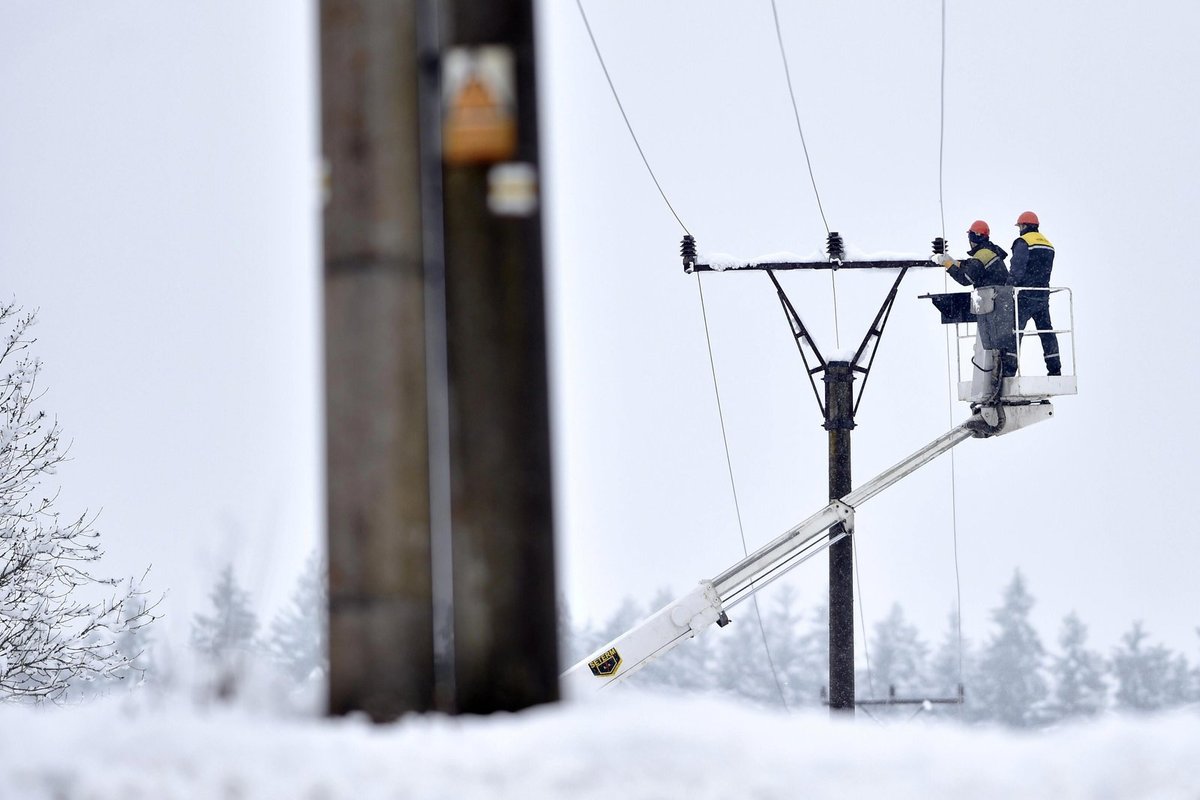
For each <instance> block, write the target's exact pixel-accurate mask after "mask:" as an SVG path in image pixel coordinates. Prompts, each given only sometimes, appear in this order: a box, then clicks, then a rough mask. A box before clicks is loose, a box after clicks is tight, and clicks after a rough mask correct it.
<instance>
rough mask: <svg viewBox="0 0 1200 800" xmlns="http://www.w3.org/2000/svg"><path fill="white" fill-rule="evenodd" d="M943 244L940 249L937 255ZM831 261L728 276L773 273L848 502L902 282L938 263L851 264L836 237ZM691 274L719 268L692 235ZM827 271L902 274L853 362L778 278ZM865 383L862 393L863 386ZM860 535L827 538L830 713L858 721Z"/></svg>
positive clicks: (687, 260)
mask: <svg viewBox="0 0 1200 800" xmlns="http://www.w3.org/2000/svg"><path fill="white" fill-rule="evenodd" d="M937 247H938V245H937V243H936V242H935V244H934V249H935V252H940V251H938V250H937ZM827 252H828V255H829V259H828V260H827V261H788V262H784V261H779V262H765V263H761V264H746V265H742V266H740V267H738V268H736V269H727V270H722V271H723V272H754V271H758V272H765V273H767V276H768V277H769V278H770V279H771V283H772V284H773V285H774V287H775V293H776V295H777V296H778V298H779V303H780V305H781V306H782V307H783V312H784V315H785V316H786V318H787V321H788V326H789V327H790V328H791V331H792V337H793V338H794V339H795V340H796V347H797V348H798V349H799V351H800V358H801V360H802V361H803V362H804V369H805V373H806V374H807V375H808V378H809V382H810V383H811V384H812V389H813V394H814V395H815V396H816V399H817V405H818V406H819V407H820V409H821V415H822V417H823V418H824V427H825V430H826V431H828V432H829V499H830V500H840V499H841V498H843V497H845V496H846V495H848V494H850V491H851V489H853V485H852V483H851V471H850V433H851V431H852V430H853V429H854V415H855V412H856V411H857V410H858V404H859V402H860V401H861V400H862V391H863V388H864V387H865V386H866V382H867V378H868V376H869V375H870V372H871V366H872V364H874V362H875V355H876V353H877V352H878V348H879V342H880V341H881V339H882V338H883V330H884V327H885V326H886V325H887V321H888V317H889V316H890V315H891V311H892V305H893V303H894V302H895V300H896V292H897V290H899V288H900V282H901V281H902V280H904V276H905V274H906V273H907V272H908V270H910V269H913V268H921V267H928V266H930V263H929V262H928V261H925V260H916V259H911V260H910V259H870V260H856V261H849V260H846V259H845V248H844V245H843V242H842V238H841V236H840V235H839V234H838V233H837V232H836V231H833V232H830V234H829V239H828V245H827ZM680 253H681V255H682V256H683V268H684V271H685V272H709V271H713V268H712V266H710V265H708V264H704V263H701V262H700V261H699V258H698V255H697V248H696V241H695V239H694V238H693V237H692V236H690V235H688V236H685V237H684V239H683V244H682V246H681V248H680ZM823 269H834V270H836V269H886V270H899V273H898V274H897V275H896V278H895V280H894V281H893V283H892V288H891V291H889V292H888V294H887V296H886V297H885V298H884V301H883V303H882V304H881V305H880V307H879V312H878V313H877V314H876V315H875V319H874V320H873V321H872V322H871V325H870V327H869V328H868V330H867V333H866V335H865V336H864V337H863V339H862V343H861V344H859V346H858V349H857V350H856V351H855V353H854V357H853V358H852V359H850V360H849V361H826V360H825V358H824V357H823V356H822V355H821V351H820V349H819V348H818V347H817V344H816V342H815V341H814V340H813V338H812V336H811V335H810V334H809V331H808V329H807V328H806V327H805V325H804V322H803V320H801V319H800V315H799V313H797V311H796V308H795V306H793V305H792V302H791V300H789V299H788V296H787V293H786V292H785V291H784V289H783V286H782V284H780V282H779V279H778V278H777V277H776V276H775V273H776V272H781V271H788V270H823ZM817 375H821V380H822V381H824V383H825V392H824V397H823V398H822V394H821V393H820V392H819V391H818V390H817V384H816V376H817ZM857 376H861V377H862V380H861V381H860V382H859V384H858V389H857V392H856V390H855V380H856V377H857ZM853 535H854V532H853V531H847V530H846V529H845V526H844V525H843V524H842V523H838V524H836V525H834V526H832V527H831V528H830V529H829V531H828V534H827V541H828V547H829V698H828V703H829V708H830V710H831V711H832V712H833V713H838V714H840V713H846V714H853V713H854V708H855V703H856V698H855V694H854V542H853V540H852V538H851V537H852V536H853Z"/></svg>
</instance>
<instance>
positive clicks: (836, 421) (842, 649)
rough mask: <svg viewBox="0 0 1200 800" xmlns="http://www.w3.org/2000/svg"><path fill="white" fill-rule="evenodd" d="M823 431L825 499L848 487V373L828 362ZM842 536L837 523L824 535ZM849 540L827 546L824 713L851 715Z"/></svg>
mask: <svg viewBox="0 0 1200 800" xmlns="http://www.w3.org/2000/svg"><path fill="white" fill-rule="evenodd" d="M823 380H824V381H825V430H827V431H829V499H830V500H840V499H841V498H843V497H845V496H846V495H848V494H850V490H851V489H853V488H854V486H853V483H852V482H851V479H850V432H851V431H852V430H853V429H854V368H853V366H852V365H851V364H850V363H848V362H845V361H830V362H829V363H828V364H827V365H826V368H825V376H824V378H823ZM844 532H845V527H844V526H843V525H842V524H841V523H838V524H837V525H835V526H834V527H833V529H832V530H831V531H830V532H829V533H830V538H831V539H832V538H835V537H837V536H838V535H840V534H842V533H844ZM853 535H854V534H853V532H852V531H851V532H850V535H849V536H846V537H845V538H843V539H841V540H839V541H836V542H834V543H833V544H831V545H830V546H829V708H830V709H832V710H834V711H851V712H853V711H854V543H853V541H851V539H850V536H853Z"/></svg>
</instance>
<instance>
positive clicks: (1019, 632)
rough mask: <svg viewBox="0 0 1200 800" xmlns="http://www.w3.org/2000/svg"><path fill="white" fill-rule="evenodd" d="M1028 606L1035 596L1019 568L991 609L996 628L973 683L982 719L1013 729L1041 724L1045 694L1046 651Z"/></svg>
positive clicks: (982, 656) (983, 653)
mask: <svg viewBox="0 0 1200 800" xmlns="http://www.w3.org/2000/svg"><path fill="white" fill-rule="evenodd" d="M1032 608H1033V597H1032V596H1030V594H1029V592H1028V591H1027V590H1026V589H1025V579H1024V578H1022V577H1021V573H1020V571H1019V570H1018V571H1017V572H1016V573H1015V574H1014V575H1013V579H1012V581H1011V582H1010V583H1009V584H1008V587H1007V588H1006V589H1005V590H1004V602H1003V604H1002V605H1001V606H1000V607H999V608H996V609H993V611H992V623H993V624H994V625H995V631H994V633H993V635H992V637H991V639H990V640H989V641H988V642H987V644H986V645H985V647H984V649H983V652H982V654H981V657H980V660H979V670H978V673H977V674H976V676H975V681H974V683H975V691H974V695H975V698H977V699H978V706H977V709H978V711H979V712H980V713H981V714H982V715H983V716H984V717H985V718H986V719H990V720H994V721H996V722H1001V723H1004V724H1005V725H1010V726H1012V727H1029V726H1032V725H1036V724H1038V723H1039V722H1041V721H1042V719H1043V718H1044V708H1043V705H1044V703H1045V701H1046V697H1047V695H1048V694H1049V690H1048V688H1047V685H1046V677H1045V674H1044V667H1043V661H1044V660H1045V651H1044V649H1043V648H1042V642H1041V639H1039V638H1038V634H1037V631H1036V630H1034V628H1033V625H1032V623H1030V621H1029V612H1030V611H1031V610H1032ZM973 705H974V704H973Z"/></svg>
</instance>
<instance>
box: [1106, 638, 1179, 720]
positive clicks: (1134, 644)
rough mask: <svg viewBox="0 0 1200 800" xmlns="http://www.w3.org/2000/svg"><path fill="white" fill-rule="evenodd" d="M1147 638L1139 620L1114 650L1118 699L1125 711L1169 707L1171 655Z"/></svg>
mask: <svg viewBox="0 0 1200 800" xmlns="http://www.w3.org/2000/svg"><path fill="white" fill-rule="evenodd" d="M1148 638H1149V634H1148V633H1146V630H1145V628H1143V627H1142V622H1141V620H1137V621H1135V622H1134V623H1133V625H1132V626H1131V627H1130V629H1129V630H1128V631H1127V632H1126V633H1125V635H1124V636H1122V637H1121V644H1120V645H1119V646H1118V647H1117V648H1116V649H1115V650H1114V651H1113V655H1112V670H1113V676H1114V677H1115V678H1116V681H1117V691H1116V695H1115V699H1116V701H1117V708H1119V709H1120V710H1122V711H1158V710H1160V709H1163V708H1166V707H1167V706H1168V704H1169V697H1168V691H1169V687H1168V680H1169V677H1170V674H1171V653H1170V651H1169V650H1167V648H1166V647H1164V646H1163V645H1152V646H1148V645H1147V641H1146V640H1147V639H1148Z"/></svg>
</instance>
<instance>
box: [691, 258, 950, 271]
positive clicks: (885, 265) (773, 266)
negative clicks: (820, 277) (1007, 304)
mask: <svg viewBox="0 0 1200 800" xmlns="http://www.w3.org/2000/svg"><path fill="white" fill-rule="evenodd" d="M933 266H937V265H936V264H932V263H931V262H929V261H926V260H920V261H918V260H916V259H876V260H871V261H846V260H841V261H837V260H831V261H765V262H763V263H761V264H744V265H739V266H735V267H719V266H717V267H714V266H711V265H709V264H703V263H699V262H692V263H690V264H685V265H684V270H685V271H686V272H688V273H692V272H747V271H754V270H764V269H765V270H776V271H781V270H797V269H905V268H911V267H933ZM939 269H940V267H939Z"/></svg>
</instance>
